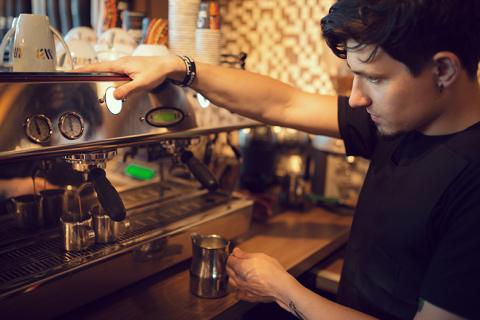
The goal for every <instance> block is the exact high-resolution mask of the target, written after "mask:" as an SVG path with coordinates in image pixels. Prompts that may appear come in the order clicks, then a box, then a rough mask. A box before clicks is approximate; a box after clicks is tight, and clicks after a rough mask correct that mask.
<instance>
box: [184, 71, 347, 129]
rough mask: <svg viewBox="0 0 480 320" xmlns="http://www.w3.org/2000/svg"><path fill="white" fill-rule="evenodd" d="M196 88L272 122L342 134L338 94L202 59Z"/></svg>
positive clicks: (230, 106) (223, 103)
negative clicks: (307, 89) (316, 92)
mask: <svg viewBox="0 0 480 320" xmlns="http://www.w3.org/2000/svg"><path fill="white" fill-rule="evenodd" d="M192 88H193V89H195V90H196V91H197V92H199V93H201V94H202V95H204V96H205V97H207V98H208V99H209V100H210V101H212V102H213V103H214V104H215V105H217V106H220V107H224V108H226V109H228V110H230V111H232V112H235V113H238V114H241V115H244V116H247V117H250V118H253V119H256V120H259V121H262V122H266V123H268V124H273V125H279V126H288V127H292V128H296V129H299V130H303V131H307V132H310V133H315V134H326V135H331V136H338V123H337V107H336V97H327V96H319V95H313V94H308V93H305V92H302V91H301V90H299V89H297V88H294V87H292V86H290V85H288V84H285V83H283V82H280V81H277V80H274V79H272V78H269V77H266V76H262V75H259V74H255V73H251V72H247V71H243V70H238V69H231V68H224V67H218V66H213V65H206V64H201V63H198V64H197V78H196V80H195V81H194V82H193V84H192Z"/></svg>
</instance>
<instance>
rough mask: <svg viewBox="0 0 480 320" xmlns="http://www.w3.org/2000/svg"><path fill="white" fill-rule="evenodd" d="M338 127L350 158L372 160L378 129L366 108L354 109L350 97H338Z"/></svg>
mask: <svg viewBox="0 0 480 320" xmlns="http://www.w3.org/2000/svg"><path fill="white" fill-rule="evenodd" d="M338 122H339V123H338V127H339V129H340V136H341V137H342V139H343V141H344V143H345V149H346V152H347V155H349V156H361V157H364V158H366V159H370V158H371V156H372V154H373V150H374V149H375V146H376V144H377V140H378V139H377V129H376V127H375V124H374V123H373V122H372V120H371V119H370V116H369V114H368V113H367V111H366V110H365V108H352V107H350V105H349V104H348V97H338Z"/></svg>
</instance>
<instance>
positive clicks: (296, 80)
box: [220, 0, 334, 93]
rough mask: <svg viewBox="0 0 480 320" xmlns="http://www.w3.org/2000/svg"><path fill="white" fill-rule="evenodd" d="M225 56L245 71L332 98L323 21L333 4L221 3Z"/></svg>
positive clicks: (282, 0) (296, 0)
mask: <svg viewBox="0 0 480 320" xmlns="http://www.w3.org/2000/svg"><path fill="white" fill-rule="evenodd" d="M220 2H221V9H222V12H221V13H222V32H223V36H224V45H223V52H224V53H238V52H240V51H244V52H246V53H248V59H247V66H246V68H247V69H248V70H250V71H253V72H258V73H261V74H264V75H268V76H271V77H273V78H275V79H278V80H281V81H283V82H286V83H289V84H292V85H294V86H296V87H298V88H301V89H303V90H305V91H308V92H319V93H333V87H332V83H331V81H330V79H329V76H328V73H327V66H326V63H325V61H322V57H323V56H324V53H325V52H324V50H326V47H325V45H324V44H323V43H322V42H323V40H322V38H321V31H320V19H321V18H322V17H323V16H324V15H325V14H326V13H327V12H328V8H329V7H330V5H331V4H332V3H333V2H334V1H333V0H221V1H220Z"/></svg>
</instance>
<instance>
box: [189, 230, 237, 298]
mask: <svg viewBox="0 0 480 320" xmlns="http://www.w3.org/2000/svg"><path fill="white" fill-rule="evenodd" d="M191 236H192V251H193V257H192V265H191V267H190V292H191V293H192V294H194V295H196V296H199V297H203V298H219V297H222V296H224V295H226V294H227V293H228V276H227V258H228V255H229V245H230V241H228V240H226V239H225V238H223V237H221V236H219V235H215V234H213V235H206V236H202V235H199V234H197V233H193V234H192V235H191Z"/></svg>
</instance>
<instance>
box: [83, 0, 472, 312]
mask: <svg viewBox="0 0 480 320" xmlns="http://www.w3.org/2000/svg"><path fill="white" fill-rule="evenodd" d="M321 24H322V31H323V36H324V38H325V39H326V41H327V43H328V45H329V46H330V48H331V49H332V50H333V52H334V53H335V54H336V55H337V56H339V57H341V58H344V59H346V60H347V63H348V65H349V67H350V69H351V70H352V72H353V74H354V80H353V87H352V93H351V96H350V97H349V98H347V97H339V98H337V97H331V96H323V95H318V94H309V93H305V92H302V91H300V90H298V89H295V88H293V87H291V86H289V85H287V84H284V83H281V82H279V81H276V80H273V79H270V78H268V77H264V76H261V75H258V74H252V73H249V72H245V71H240V70H233V69H224V68H221V67H217V66H209V65H204V64H197V65H195V64H194V62H193V61H192V60H191V59H188V58H179V57H176V56H169V57H165V58H155V57H135V58H131V57H127V58H122V59H121V60H120V61H118V62H113V63H109V62H107V63H100V64H97V65H93V66H90V67H87V68H86V69H83V70H82V71H110V72H119V73H125V74H127V75H129V76H130V77H131V78H132V81H131V82H128V83H126V84H124V85H122V86H120V87H118V88H117V89H116V91H115V95H116V97H118V98H128V96H129V95H131V94H132V93H134V92H136V91H139V90H150V89H153V88H155V87H156V86H158V85H159V84H161V83H162V82H163V81H164V80H165V79H166V78H170V79H172V80H175V81H177V82H180V83H181V84H182V85H191V87H192V88H193V89H195V90H196V91H198V92H200V93H201V94H203V95H204V96H206V97H208V99H210V100H211V101H213V102H214V103H215V104H216V105H219V106H223V107H225V108H227V109H229V110H231V111H233V112H236V113H240V114H243V115H245V116H248V117H252V118H254V119H257V120H261V121H264V122H266V123H269V124H274V125H280V126H285V127H291V128H295V129H299V130H303V131H307V132H309V133H312V134H322V135H330V136H333V137H341V138H342V139H344V141H345V145H346V150H347V153H348V154H349V155H360V156H363V157H365V158H368V159H370V160H371V165H370V169H369V172H368V174H367V177H366V180H365V183H364V186H363V190H362V193H361V195H360V199H359V202H358V206H357V211H356V214H355V218H354V222H353V226H352V231H351V236H350V241H349V244H348V248H347V254H346V260H345V266H344V270H343V274H342V278H341V284H340V289H339V297H338V298H339V300H338V302H339V303H338V304H337V303H333V302H331V301H329V300H327V299H324V298H322V297H321V296H319V295H316V294H315V293H313V292H311V291H309V290H308V289H306V288H304V287H302V286H301V285H300V284H299V283H298V282H297V281H296V280H295V279H294V278H293V277H292V276H290V275H289V274H288V273H287V272H286V271H285V270H284V269H283V268H282V266H281V265H280V264H279V263H278V262H277V261H276V260H274V259H273V258H271V257H268V256H266V255H264V254H261V253H247V252H243V251H241V250H240V249H238V248H237V249H235V250H234V251H233V254H232V255H231V257H230V258H229V261H228V270H229V275H230V279H231V282H232V284H233V285H234V286H235V287H236V288H237V289H238V293H239V297H240V298H242V299H245V300H250V301H264V300H265V299H267V300H268V299H270V300H273V301H276V302H277V303H278V304H279V305H280V306H282V307H283V308H285V309H286V310H288V311H290V312H291V313H293V314H295V315H296V316H298V317H299V318H302V319H369V318H371V317H380V318H383V319H411V318H415V319H460V318H471V319H474V318H475V319H479V318H480V309H479V307H478V306H477V304H478V303H477V300H478V293H479V292H480V275H479V272H478V271H479V270H480V255H479V254H478V253H479V252H480V237H479V236H478V230H480V148H479V147H478V141H480V122H479V121H480V88H479V84H478V79H477V65H478V63H479V59H480V32H479V30H480V2H479V1H478V0H443V1H438V0H424V1H415V0H403V1H393V0H382V1H368V0H340V1H338V2H337V3H336V4H334V5H333V6H332V8H331V9H330V12H329V14H328V15H327V16H326V17H325V18H323V19H322V22H321Z"/></svg>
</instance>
